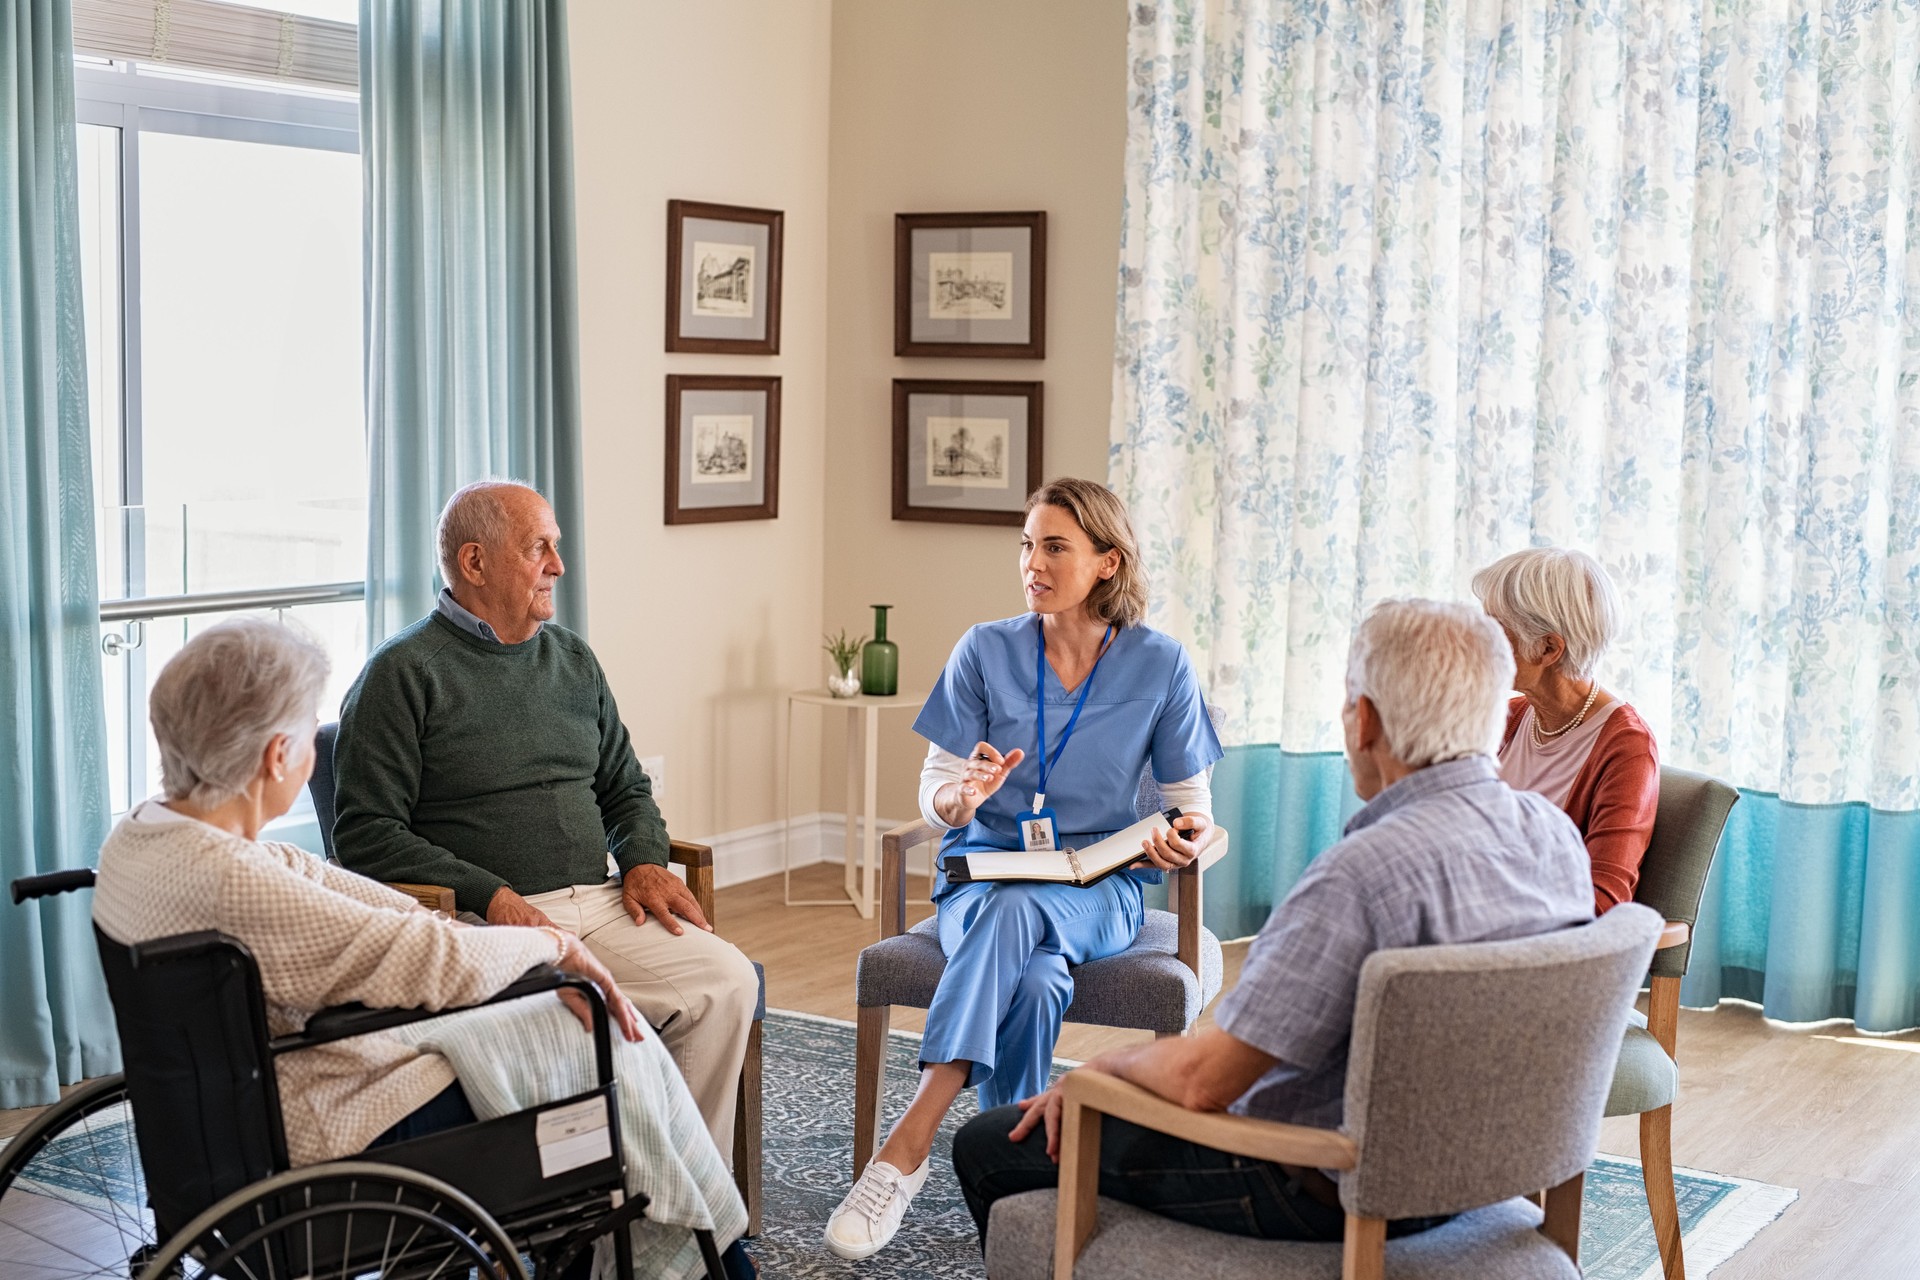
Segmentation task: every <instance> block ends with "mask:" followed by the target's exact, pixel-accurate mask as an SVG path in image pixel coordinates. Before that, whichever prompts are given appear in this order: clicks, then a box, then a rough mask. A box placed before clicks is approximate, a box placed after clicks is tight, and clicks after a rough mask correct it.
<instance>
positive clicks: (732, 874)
mask: <svg viewBox="0 0 1920 1280" xmlns="http://www.w3.org/2000/svg"><path fill="white" fill-rule="evenodd" d="M904 821H906V820H905V819H901V818H881V819H880V820H879V822H878V824H877V825H878V827H879V829H880V831H881V832H883V833H884V832H887V831H891V830H892V829H893V828H895V827H897V826H900V825H901V824H902V823H903V822H904ZM865 825H866V820H865V819H864V818H859V817H856V818H855V819H854V826H855V830H856V831H861V829H862V828H863V827H864V826H865ZM780 826H781V824H780V823H778V822H763V823H761V824H760V825H759V826H755V827H741V828H739V829H738V830H735V831H723V832H721V833H720V834H719V835H714V836H704V837H702V838H701V840H700V843H701V844H705V845H711V846H712V847H713V883H714V886H715V887H716V888H721V889H724V888H726V887H727V886H729V885H735V884H745V883H746V882H747V881H749V880H758V879H761V878H762V877H764V876H776V875H779V874H780ZM846 830H847V819H846V815H845V814H840V813H803V814H798V815H796V816H795V817H794V819H793V822H792V828H791V835H790V836H789V839H790V840H791V841H792V858H793V865H794V866H796V867H805V866H811V865H812V864H814V863H816V862H836V863H837V862H840V861H842V860H843V858H844V857H845V852H846ZM861 834H864V831H861ZM915 861H918V859H915Z"/></svg>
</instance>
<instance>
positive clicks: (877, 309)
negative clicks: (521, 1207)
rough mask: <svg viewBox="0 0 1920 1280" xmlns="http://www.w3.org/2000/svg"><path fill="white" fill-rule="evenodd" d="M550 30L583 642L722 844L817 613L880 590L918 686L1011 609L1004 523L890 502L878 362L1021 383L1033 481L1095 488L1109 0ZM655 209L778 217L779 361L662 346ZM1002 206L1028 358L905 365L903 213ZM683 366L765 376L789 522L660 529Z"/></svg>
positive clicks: (808, 675)
mask: <svg viewBox="0 0 1920 1280" xmlns="http://www.w3.org/2000/svg"><path fill="white" fill-rule="evenodd" d="M569 24H570V35H571V47H570V53H571V58H572V78H573V114H574V121H573V123H574V165H575V200H576V205H577V212H576V217H577V227H578V235H579V259H580V329H581V381H582V393H583V396H582V398H583V413H584V419H585V436H586V466H587V502H588V510H587V542H588V547H589V555H590V557H591V568H590V571H589V572H590V576H591V580H592V584H593V590H592V596H591V600H590V618H591V629H592V638H593V642H594V647H595V649H596V651H597V652H598V653H599V654H600V657H601V661H602V662H603V663H604V664H605V666H606V668H607V672H608V675H609V678H610V679H611V681H612V683H613V688H614V691H615V694H616V695H617V696H618V697H619V698H620V703H621V710H622V712H623V713H624V715H625V718H626V721H627V724H628V726H629V727H630V729H631V730H632V732H633V736H634V745H635V748H636V749H637V750H638V751H639V752H640V753H641V754H642V755H653V754H664V755H665V756H666V757H667V786H666V790H665V803H664V806H663V807H664V808H665V810H666V813H667V818H668V821H669V823H670V824H671V826H672V828H673V829H674V831H675V832H676V833H680V834H685V835H692V836H703V835H718V834H722V833H726V832H738V831H740V830H741V829H743V828H747V827H753V826H756V825H758V824H761V823H765V822H769V821H771V820H772V819H774V818H775V817H776V809H775V796H774V794H773V789H772V785H771V779H772V765H773V750H772V736H773V730H774V725H775V723H776V718H775V717H776V708H777V705H778V699H779V695H780V693H781V692H782V691H783V690H785V689H788V688H795V687H802V686H818V685H819V684H821V683H822V681H823V679H824V677H825V674H826V665H825V664H826V659H825V657H824V655H822V654H821V653H820V651H819V648H818V644H819V640H818V637H819V635H820V633H821V632H822V631H823V630H833V629H836V628H839V627H842V626H844V627H847V628H849V629H850V630H854V631H869V630H871V625H872V622H871V619H872V615H871V612H870V611H869V610H868V609H867V608H866V606H867V605H868V604H869V603H871V602H873V601H884V602H887V603H891V604H894V605H896V606H897V609H896V612H895V614H894V625H893V636H894V638H895V639H896V640H898V641H899V643H900V647H901V655H902V658H901V681H902V686H903V688H908V689H916V690H923V689H925V688H926V687H927V686H928V685H929V684H930V683H931V682H932V681H933V679H934V678H935V677H936V676H937V675H938V673H939V670H940V666H941V664H942V662H943V661H944V660H945V658H946V655H947V653H948V651H949V650H950V649H951V648H952V646H953V643H954V641H955V640H957V639H958V638H959V636H960V633H961V632H962V631H964V630H965V629H966V627H967V626H968V625H969V624H971V623H973V622H976V621H981V620H983V619H989V618H996V617H1005V616H1007V615H1009V614H1012V613H1015V612H1017V611H1018V610H1019V609H1020V608H1021V600H1020V594H1019V588H1018V583H1017V580H1016V576H1015V555H1016V549H1017V536H1018V535H1017V533H1016V532H1015V531H1014V530H1012V529H1008V528H984V529H983V528H975V527H970V526H963V525H929V524H915V523H907V522H897V521H895V520H893V519H892V518H891V513H890V502H891V497H890V495H891V487H890V486H891V480H890V471H889V468H890V465H891V458H890V450H891V445H890V425H889V414H890V398H889V397H890V391H891V380H892V379H893V378H896V377H940V378H981V379H987V378H1008V379H1039V380H1041V381H1043V382H1044V383H1045V384H1046V473H1047V474H1048V475H1050V476H1051V475H1063V474H1080V475H1090V476H1094V477H1099V478H1104V476H1105V474H1106V452H1107V417H1108V406H1109V402H1110V397H1111V381H1112V351H1113V328H1114V272H1115V270H1116V264H1117V262H1118V258H1119V228H1120V198H1121V163H1122V153H1123V149H1124V144H1125V91H1126V83H1125V81H1126V65H1125V53H1126V12H1125V8H1124V6H1121V5H1118V4H1115V3H1113V0H1045V2H1044V3H1036V2H1035V0H966V2H965V3H961V2H960V0H782V2H781V3H772V2H770V0H702V2H701V3H699V4H692V3H683V2H682V0H579V2H577V3H575V4H574V5H573V6H571V8H570V10H569ZM722 51H724V55H725V58H726V64H727V75H726V78H725V82H724V83H725V87H726V91H725V92H724V93H720V92H716V91H715V80H714V77H713V74H712V60H711V57H710V56H707V55H718V54H720V53H721V52H722ZM670 198H681V199H698V200H712V201H718V202H721V203H728V204H746V205H756V206H761V207H767V208H776V209H782V210H784V211H785V212H786V244H785V250H786V252H785V258H786V263H785V275H786V278H785V293H784V298H783V301H784V308H785V315H784V320H783V324H782V334H781V354H780V355H779V356H773V357H765V358H760V357H752V358H749V357H736V356H689V355H668V354H666V353H665V352H664V351H663V349H662V348H663V344H664V334H663V332H662V325H663V319H662V311H663V310H664V306H663V303H662V298H663V297H664V288H665V279H664V274H663V273H664V257H665V235H666V231H665V224H666V202H667V201H668V199H670ZM991 209H1044V210H1046V212H1047V215H1048V246H1047V247H1048V259H1049V261H1048V279H1047V287H1048V325H1047V350H1048V356H1047V358H1046V359H1045V360H1044V361H1030V360H1006V361H988V360H900V359H896V358H895V357H894V356H893V354H892V350H893V336H892V334H893V331H892V323H893V322H892V289H893V248H892V246H893V239H892V236H893V215H894V214H895V213H900V212H941V211H954V210H991ZM674 372H682V373H703V372H711V373H720V372H734V373H776V374H779V375H780V376H781V378H782V379H783V383H782V398H783V413H782V423H781V485H780V518H779V519H778V520H776V521H753V522H743V523H739V524H723V525H704V526H703V525H682V526H676V527H673V528H668V527H666V526H665V525H664V524H662V522H661V489H662V485H663V484H664V478H663V474H662V467H663V460H662V449H663V442H662V432H663V430H664V424H663V416H664V398H665V376H666V375H667V374H668V373H674ZM886 719H887V727H886V730H885V737H884V741H883V749H882V757H881V758H882V787H881V794H880V812H881V814H882V815H883V816H885V817H904V816H908V815H910V814H911V813H912V811H913V808H914V800H913V795H914V783H915V779H916V778H917V775H918V760H919V757H920V755H921V754H922V752H923V750H924V747H923V744H922V743H921V742H920V740H919V739H918V738H917V737H915V736H913V734H912V733H911V732H910V730H909V725H910V723H911V720H912V717H911V715H909V714H907V713H904V712H902V713H889V715H888V716H887V718H886ZM800 728H801V731H802V734H803V738H802V743H801V746H802V749H801V751H800V753H799V754H800V756H801V757H802V768H801V769H800V771H799V772H798V773H797V774H796V777H795V783H796V797H795V804H794V808H795V809H796V810H798V811H801V812H804V811H806V810H808V809H811V808H814V807H816V805H815V804H809V803H807V802H806V797H808V796H814V795H817V796H818V797H819V799H818V801H817V807H819V808H822V809H827V810H833V811H837V810H839V809H840V808H842V807H843V805H842V799H841V794H842V793H841V790H840V784H839V780H840V774H841V766H840V761H841V760H842V759H843V758H844V756H843V754H842V744H841V741H840V739H839V737H838V735H837V733H835V732H833V731H832V730H829V731H828V732H827V734H826V736H825V738H824V740H823V741H821V742H820V743H819V747H820V758H822V759H824V760H826V761H828V762H829V765H828V767H827V768H826V769H825V770H823V771H819V772H817V773H816V772H815V771H814V770H813V768H812V767H811V765H812V762H811V754H812V753H811V752H810V751H809V750H807V748H808V747H809V746H810V745H812V744H811V743H810V742H808V741H807V740H806V738H805V737H804V735H805V734H806V722H804V721H803V722H802V725H801V726H800ZM816 779H817V781H816ZM722 870H723V874H724V868H723V869H722Z"/></svg>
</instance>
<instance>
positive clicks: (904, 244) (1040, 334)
mask: <svg viewBox="0 0 1920 1280" xmlns="http://www.w3.org/2000/svg"><path fill="white" fill-rule="evenodd" d="M975 227H1024V228H1026V229H1027V230H1028V231H1030V232H1031V233H1032V240H1031V246H1032V249H1031V260H1030V264H1029V268H1028V277H1027V278H1028V282H1029V284H1028V306H1027V341H1025V342H916V341H914V338H913V233H914V232H915V231H921V230H955V229H967V228H975ZM893 354H895V355H897V356H942V357H947V356H958V357H962V358H967V359H979V360H1043V359H1045V358H1046V354H1047V215H1046V214H1045V213H1041V212H1038V211H1031V212H1025V213H898V214H895V215H894V218H893Z"/></svg>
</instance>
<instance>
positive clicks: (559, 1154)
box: [533, 1098, 613, 1178]
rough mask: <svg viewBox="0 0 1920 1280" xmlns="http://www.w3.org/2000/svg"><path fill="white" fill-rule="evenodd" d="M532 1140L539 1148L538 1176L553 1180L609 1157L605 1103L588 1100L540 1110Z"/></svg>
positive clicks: (611, 1143)
mask: <svg viewBox="0 0 1920 1280" xmlns="http://www.w3.org/2000/svg"><path fill="white" fill-rule="evenodd" d="M533 1140H534V1141H535V1142H536V1143H538V1144H539V1147H540V1176H541V1177H543V1178H553V1177H557V1176H559V1175H560V1174H563V1173H565V1172H567V1171H568V1170H569V1169H578V1168H579V1167H580V1166H581V1165H587V1164H592V1163H594V1161H596V1160H605V1159H607V1158H608V1157H609V1156H611V1155H612V1154H613V1140H612V1138H611V1136H610V1135H609V1133H608V1132H607V1100H606V1099H605V1098H588V1099H587V1100H586V1101H585V1102H576V1103H573V1104H572V1105H571V1106H565V1107H555V1108H553V1109H552V1110H551V1111H542V1112H541V1113H540V1118H539V1119H538V1120H537V1121H535V1123H534V1128H533Z"/></svg>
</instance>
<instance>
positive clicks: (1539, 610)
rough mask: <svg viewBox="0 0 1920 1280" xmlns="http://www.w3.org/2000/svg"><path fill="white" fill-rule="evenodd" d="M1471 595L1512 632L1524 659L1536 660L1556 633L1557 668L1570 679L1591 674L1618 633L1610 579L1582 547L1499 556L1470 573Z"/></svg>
mask: <svg viewBox="0 0 1920 1280" xmlns="http://www.w3.org/2000/svg"><path fill="white" fill-rule="evenodd" d="M1473 594H1474V595H1476V596H1478V597H1480V603H1481V604H1482V605H1484V606H1485V607H1486V610H1487V612H1488V613H1490V614H1492V615H1493V617H1494V620H1495V621H1496V622H1498V623H1499V624H1500V625H1501V626H1503V627H1505V628H1506V629H1507V630H1508V631H1511V632H1512V633H1513V640H1514V644H1515V647H1516V648H1517V650H1518V651H1519V654H1520V656H1521V657H1523V658H1525V659H1526V660H1527V661H1529V662H1533V661H1536V660H1538V658H1539V656H1540V642H1541V641H1542V640H1544V639H1546V637H1547V636H1549V635H1556V636H1559V637H1560V639H1561V640H1562V641H1564V642H1565V643H1566V652H1565V653H1564V654H1563V655H1562V657H1561V659H1560V663H1559V668H1560V671H1561V672H1562V673H1563V674H1565V675H1566V676H1568V677H1570V678H1571V679H1574V680H1585V679H1587V678H1588V677H1590V676H1591V675H1592V674H1593V668H1594V664H1595V663H1597V662H1599V661H1600V656H1601V655H1602V654H1604V653H1605V652H1606V651H1607V646H1608V645H1610V644H1612V643H1613V638H1614V636H1616V635H1618V634H1619V633H1620V600H1619V597H1618V596H1616V595H1615V594H1614V591H1613V579H1611V578H1609V577H1608V576H1607V571H1606V570H1605V569H1603V568H1601V567H1600V562H1599V561H1598V560H1595V559H1594V558H1593V557H1592V556H1590V555H1588V554H1587V553H1586V552H1584V551H1573V550H1570V549H1568V548H1566V547H1529V548H1528V549H1527V550H1525V551H1516V552H1514V553H1513V554H1512V555H1510V556H1502V557H1500V559H1498V560H1495V561H1494V562H1493V563H1492V564H1490V565H1488V566H1487V567H1486V568H1484V569H1482V570H1481V571H1480V572H1478V573H1476V574H1474V575H1473Z"/></svg>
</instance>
